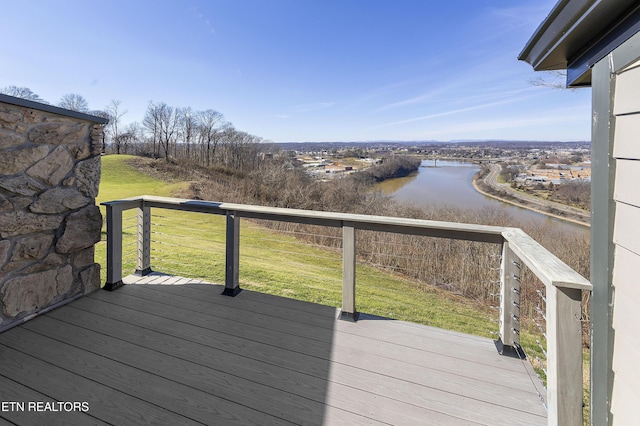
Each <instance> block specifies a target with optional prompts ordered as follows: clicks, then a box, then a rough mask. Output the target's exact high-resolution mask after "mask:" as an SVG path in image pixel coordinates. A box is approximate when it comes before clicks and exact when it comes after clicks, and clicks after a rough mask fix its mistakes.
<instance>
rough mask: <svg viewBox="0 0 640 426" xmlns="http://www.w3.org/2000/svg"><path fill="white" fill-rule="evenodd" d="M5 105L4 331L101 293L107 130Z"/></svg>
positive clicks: (0, 256) (1, 124) (1, 114)
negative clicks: (97, 254)
mask: <svg viewBox="0 0 640 426" xmlns="http://www.w3.org/2000/svg"><path fill="white" fill-rule="evenodd" d="M61 112H62V113H61V114H56V113H54V112H48V111H42V110H38V109H36V108H27V107H23V106H18V105H12V104H8V103H0V331H2V330H4V329H6V328H8V327H10V326H11V325H13V324H15V323H17V322H20V321H21V320H24V319H25V318H28V317H31V316H33V315H34V314H37V313H38V312H41V311H42V310H46V309H47V308H49V307H51V306H55V305H57V304H60V303H63V302H64V301H65V300H70V299H73V298H75V297H76V296H78V295H81V294H86V293H88V292H91V291H93V290H95V289H97V288H99V287H100V265H99V264H97V263H95V262H94V245H95V243H96V242H98V241H100V231H101V227H102V216H101V214H100V210H99V208H98V207H97V206H96V203H95V199H96V196H97V195H98V185H99V182H100V148H101V139H102V131H103V129H102V125H101V124H96V123H95V122H92V121H91V120H85V119H82V118H76V117H72V116H67V115H64V110H61Z"/></svg>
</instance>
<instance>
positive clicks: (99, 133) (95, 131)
mask: <svg viewBox="0 0 640 426" xmlns="http://www.w3.org/2000/svg"><path fill="white" fill-rule="evenodd" d="M103 142H104V125H102V124H94V125H93V127H92V128H91V155H95V156H97V155H100V154H101V153H102V145H103Z"/></svg>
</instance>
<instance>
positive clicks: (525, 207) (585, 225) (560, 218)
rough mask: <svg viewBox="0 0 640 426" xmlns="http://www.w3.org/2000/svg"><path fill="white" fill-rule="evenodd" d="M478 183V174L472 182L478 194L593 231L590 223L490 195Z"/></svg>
mask: <svg viewBox="0 0 640 426" xmlns="http://www.w3.org/2000/svg"><path fill="white" fill-rule="evenodd" d="M477 181H478V173H476V175H475V176H474V177H473V179H472V180H471V184H472V185H473V188H474V189H475V190H476V191H477V192H478V193H480V194H482V195H484V196H486V197H489V198H493V199H495V200H498V201H501V202H503V203H507V204H511V205H512V206H516V207H520V208H523V209H527V210H530V211H533V212H536V213H540V214H543V215H545V216H549V217H553V218H555V219H559V220H564V221H565V222H570V223H573V224H575V225H580V226H584V227H585V228H588V229H591V224H590V223H587V222H583V221H581V220H578V219H573V218H569V217H566V216H560V215H557V214H554V213H550V212H547V211H544V210H540V209H536V208H533V207H531V206H528V205H526V204H524V203H519V202H516V201H513V200H508V199H506V198H502V197H499V196H497V195H495V194H490V193H488V192H486V191H484V190H482V189H481V188H480V187H479V186H478V183H477Z"/></svg>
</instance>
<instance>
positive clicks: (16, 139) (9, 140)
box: [0, 132, 24, 149]
mask: <svg viewBox="0 0 640 426" xmlns="http://www.w3.org/2000/svg"><path fill="white" fill-rule="evenodd" d="M23 143H24V137H23V136H20V135H16V134H15V133H5V132H0V149H7V148H12V147H15V146H18V145H22V144H23Z"/></svg>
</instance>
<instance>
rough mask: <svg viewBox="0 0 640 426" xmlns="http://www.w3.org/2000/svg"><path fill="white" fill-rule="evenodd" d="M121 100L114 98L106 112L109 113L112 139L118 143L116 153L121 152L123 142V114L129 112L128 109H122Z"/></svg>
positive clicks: (109, 127)
mask: <svg viewBox="0 0 640 426" xmlns="http://www.w3.org/2000/svg"><path fill="white" fill-rule="evenodd" d="M121 103H122V102H120V101H119V100H116V99H114V100H112V101H111V103H110V104H109V105H107V106H106V112H107V114H109V124H108V129H109V132H110V134H111V141H112V142H113V143H114V144H115V145H116V153H118V154H120V148H121V142H122V139H121V138H120V127H119V126H120V120H121V118H122V116H123V115H125V114H126V113H127V110H124V111H123V110H122V108H121V106H120V105H121Z"/></svg>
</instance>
